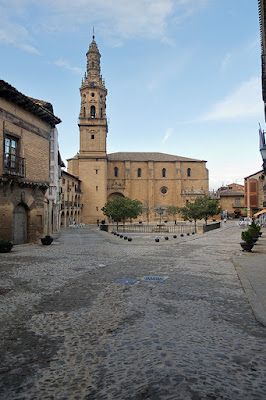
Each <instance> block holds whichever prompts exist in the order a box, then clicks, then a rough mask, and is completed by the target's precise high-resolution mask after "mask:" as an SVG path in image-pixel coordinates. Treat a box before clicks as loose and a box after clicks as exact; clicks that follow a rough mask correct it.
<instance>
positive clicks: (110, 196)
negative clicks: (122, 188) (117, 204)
mask: <svg viewBox="0 0 266 400" xmlns="http://www.w3.org/2000/svg"><path fill="white" fill-rule="evenodd" d="M114 197H125V196H124V195H123V194H122V193H118V192H115V193H111V194H109V196H108V198H107V201H109V200H112V199H113V198H114Z"/></svg>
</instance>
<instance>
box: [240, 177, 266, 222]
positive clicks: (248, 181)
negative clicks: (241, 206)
mask: <svg viewBox="0 0 266 400" xmlns="http://www.w3.org/2000/svg"><path fill="white" fill-rule="evenodd" d="M244 179H245V207H246V208H247V216H248V217H253V216H254V214H256V213H257V212H259V211H262V210H263V209H265V208H266V201H265V199H266V179H265V174H264V171H263V170H261V171H258V172H255V173H254V174H252V175H249V176H247V177H246V178H244Z"/></svg>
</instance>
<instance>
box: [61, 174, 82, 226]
mask: <svg viewBox="0 0 266 400" xmlns="http://www.w3.org/2000/svg"><path fill="white" fill-rule="evenodd" d="M80 184H81V181H80V180H79V179H78V178H77V177H76V176H74V175H72V174H69V173H68V172H66V171H62V179H61V185H62V186H61V187H62V191H61V218H60V220H61V227H63V228H67V227H68V226H69V225H71V224H73V223H75V224H79V223H80V222H81V210H82V206H83V204H82V193H81V189H80Z"/></svg>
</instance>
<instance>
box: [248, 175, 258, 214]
mask: <svg viewBox="0 0 266 400" xmlns="http://www.w3.org/2000/svg"><path fill="white" fill-rule="evenodd" d="M249 198H250V207H255V208H256V207H258V182H257V181H256V180H255V179H252V180H250V181H249Z"/></svg>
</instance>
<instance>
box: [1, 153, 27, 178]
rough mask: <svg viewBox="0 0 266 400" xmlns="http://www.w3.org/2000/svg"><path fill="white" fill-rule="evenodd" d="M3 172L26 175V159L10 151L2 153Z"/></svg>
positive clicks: (20, 175) (21, 176)
mask: <svg viewBox="0 0 266 400" xmlns="http://www.w3.org/2000/svg"><path fill="white" fill-rule="evenodd" d="M4 174H5V175H12V176H19V177H20V178H25V177H26V161H25V158H22V157H18V156H16V155H13V154H10V153H4Z"/></svg>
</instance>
